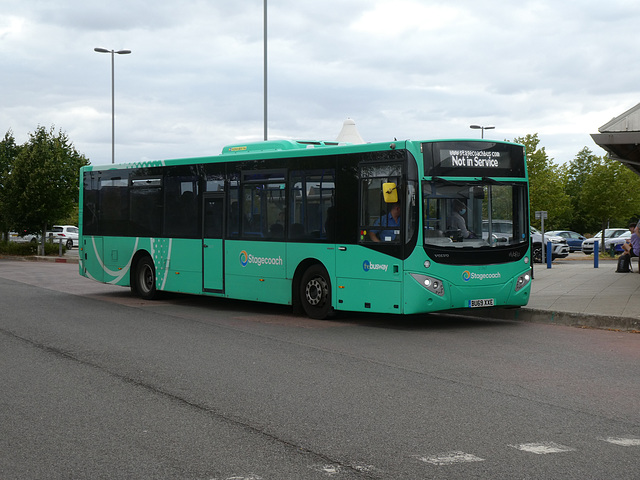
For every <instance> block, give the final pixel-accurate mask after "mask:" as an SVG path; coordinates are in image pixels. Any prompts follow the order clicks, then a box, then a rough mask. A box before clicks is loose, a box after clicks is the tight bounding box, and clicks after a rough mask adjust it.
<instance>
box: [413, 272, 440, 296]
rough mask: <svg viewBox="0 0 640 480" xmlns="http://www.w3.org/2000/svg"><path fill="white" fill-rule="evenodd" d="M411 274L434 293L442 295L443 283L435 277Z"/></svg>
mask: <svg viewBox="0 0 640 480" xmlns="http://www.w3.org/2000/svg"><path fill="white" fill-rule="evenodd" d="M411 276H412V277H413V278H414V279H415V280H416V281H417V282H418V283H419V284H420V285H422V286H423V287H424V288H426V289H427V290H429V291H430V292H432V293H435V294H436V295H438V296H439V297H442V296H443V295H444V285H443V284H442V282H441V281H440V280H438V279H437V278H433V277H428V276H427V275H420V274H419V273H412V274H411Z"/></svg>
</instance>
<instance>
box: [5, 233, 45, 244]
mask: <svg viewBox="0 0 640 480" xmlns="http://www.w3.org/2000/svg"><path fill="white" fill-rule="evenodd" d="M9 241H10V242H16V243H28V242H33V243H36V242H37V241H38V236H37V235H31V234H29V233H22V234H21V233H18V232H9Z"/></svg>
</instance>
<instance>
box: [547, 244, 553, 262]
mask: <svg viewBox="0 0 640 480" xmlns="http://www.w3.org/2000/svg"><path fill="white" fill-rule="evenodd" d="M552 257H553V253H551V242H547V268H551V260H552Z"/></svg>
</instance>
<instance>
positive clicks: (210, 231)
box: [202, 193, 224, 293]
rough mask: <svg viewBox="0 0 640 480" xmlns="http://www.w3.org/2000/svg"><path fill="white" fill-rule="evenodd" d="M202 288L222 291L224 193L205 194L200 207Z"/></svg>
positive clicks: (208, 290)
mask: <svg viewBox="0 0 640 480" xmlns="http://www.w3.org/2000/svg"><path fill="white" fill-rule="evenodd" d="M202 212H203V215H204V219H203V227H204V228H203V238H202V289H203V291H205V292H215V293H223V292H224V240H223V239H222V236H223V232H224V194H222V193H218V194H205V196H204V208H203V209H202Z"/></svg>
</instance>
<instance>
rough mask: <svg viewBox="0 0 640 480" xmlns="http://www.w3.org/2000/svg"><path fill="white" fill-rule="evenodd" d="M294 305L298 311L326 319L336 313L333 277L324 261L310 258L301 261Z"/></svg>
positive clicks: (296, 280)
mask: <svg viewBox="0 0 640 480" xmlns="http://www.w3.org/2000/svg"><path fill="white" fill-rule="evenodd" d="M292 294H293V305H294V311H295V312H296V313H302V311H304V313H306V314H307V316H309V317H311V318H314V319H317V320H324V319H326V318H330V317H332V316H333V315H334V314H335V311H334V309H333V305H332V303H331V302H332V286H331V278H330V277H329V273H328V272H327V269H326V268H325V267H324V265H322V263H320V262H318V261H314V260H308V261H305V262H303V263H301V264H300V265H299V266H298V268H297V270H296V273H295V275H294V281H293V292H292Z"/></svg>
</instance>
